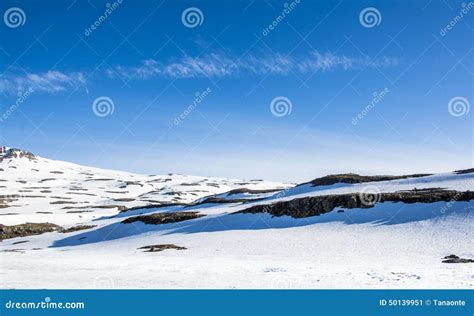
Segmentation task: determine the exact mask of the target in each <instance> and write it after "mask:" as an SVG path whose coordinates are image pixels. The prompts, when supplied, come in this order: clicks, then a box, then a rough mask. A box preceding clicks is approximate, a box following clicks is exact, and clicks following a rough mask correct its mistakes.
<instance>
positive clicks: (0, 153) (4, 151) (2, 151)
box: [0, 146, 7, 156]
mask: <svg viewBox="0 0 474 316" xmlns="http://www.w3.org/2000/svg"><path fill="white" fill-rule="evenodd" d="M6 154H7V148H6V147H5V146H0V156H4V155H6Z"/></svg>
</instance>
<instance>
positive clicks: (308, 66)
mask: <svg viewBox="0 0 474 316" xmlns="http://www.w3.org/2000/svg"><path fill="white" fill-rule="evenodd" d="M398 63H399V60H398V59H397V58H393V57H387V56H383V57H380V58H375V59H370V58H369V57H354V56H346V55H339V54H334V53H331V52H326V53H320V52H318V51H314V52H311V53H309V54H308V55H307V56H306V57H304V58H294V57H290V56H286V55H283V54H278V53H276V54H272V55H267V56H254V55H247V56H245V57H243V58H232V57H231V56H229V55H226V54H222V53H213V54H207V55H204V56H199V57H191V56H185V57H182V58H181V59H179V60H172V61H167V62H160V61H157V60H155V59H148V60H145V61H143V62H142V63H141V64H140V65H138V66H133V67H125V66H118V67H115V68H113V69H109V70H107V74H108V75H109V76H110V77H116V76H121V77H124V78H129V79H133V78H137V79H147V78H152V77H160V76H161V77H166V78H199V77H226V76H240V75H267V74H275V75H277V74H278V75H287V74H291V73H292V72H294V73H308V72H324V71H333V70H353V69H361V68H365V67H368V68H386V67H393V66H396V65H398Z"/></svg>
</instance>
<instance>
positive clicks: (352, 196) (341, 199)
mask: <svg viewBox="0 0 474 316" xmlns="http://www.w3.org/2000/svg"><path fill="white" fill-rule="evenodd" d="M473 199H474V192H471V191H467V192H458V191H454V190H443V189H424V190H412V191H400V192H394V193H380V194H379V195H378V196H376V197H370V198H368V197H367V196H365V195H363V194H360V193H349V194H337V195H322V196H311V197H304V198H299V199H294V200H290V201H282V202H277V203H274V204H265V205H254V206H252V207H249V208H247V209H245V210H242V211H239V212H237V213H269V214H271V215H273V216H284V215H287V216H291V217H294V218H302V217H309V216H316V215H320V214H324V213H327V212H330V211H332V210H334V209H335V208H336V207H340V208H346V209H351V208H370V207H373V206H374V204H373V203H371V201H375V202H379V203H384V202H402V203H434V202H441V201H444V202H448V201H452V200H455V201H470V200H473ZM234 214H235V213H234Z"/></svg>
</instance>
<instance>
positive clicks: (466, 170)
mask: <svg viewBox="0 0 474 316" xmlns="http://www.w3.org/2000/svg"><path fill="white" fill-rule="evenodd" d="M454 172H455V173H456V174H466V173H473V172H474V168H471V169H463V170H456V171H454Z"/></svg>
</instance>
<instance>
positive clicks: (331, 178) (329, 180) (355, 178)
mask: <svg viewBox="0 0 474 316" xmlns="http://www.w3.org/2000/svg"><path fill="white" fill-rule="evenodd" d="M430 175H431V174H411V175H402V176H383V175H381V176H361V175H358V174H355V173H345V174H332V175H328V176H325V177H322V178H317V179H314V180H312V181H310V182H306V183H302V184H308V183H309V184H311V185H313V186H322V185H332V184H336V183H349V184H352V183H364V182H378V181H390V180H400V179H407V178H419V177H426V176H430ZM302 184H300V185H302Z"/></svg>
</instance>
